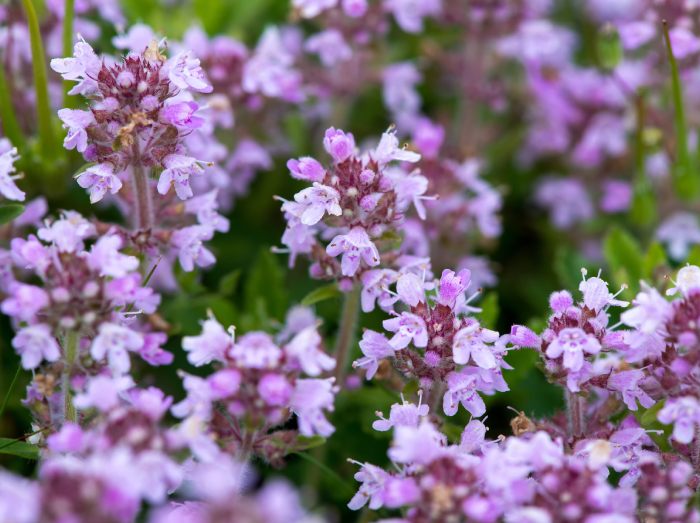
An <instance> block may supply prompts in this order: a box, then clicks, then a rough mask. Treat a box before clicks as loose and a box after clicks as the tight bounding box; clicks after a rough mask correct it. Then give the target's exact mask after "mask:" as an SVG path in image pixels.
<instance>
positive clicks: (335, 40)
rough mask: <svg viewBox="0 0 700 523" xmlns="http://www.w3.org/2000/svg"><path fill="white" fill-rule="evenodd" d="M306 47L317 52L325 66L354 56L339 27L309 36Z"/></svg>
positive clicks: (307, 49) (331, 65)
mask: <svg viewBox="0 0 700 523" xmlns="http://www.w3.org/2000/svg"><path fill="white" fill-rule="evenodd" d="M304 49H305V50H306V51H307V52H309V53H314V54H317V55H318V57H319V59H320V60H321V63H322V64H323V65H324V67H333V66H334V65H336V64H337V63H340V62H344V61H346V60H349V59H350V58H352V49H351V48H350V46H349V45H348V44H347V42H346V41H345V38H343V34H342V33H341V32H340V31H338V30H337V29H326V30H325V31H321V32H320V33H317V34H315V35H313V36H311V37H309V39H308V40H307V41H306V43H305V44H304Z"/></svg>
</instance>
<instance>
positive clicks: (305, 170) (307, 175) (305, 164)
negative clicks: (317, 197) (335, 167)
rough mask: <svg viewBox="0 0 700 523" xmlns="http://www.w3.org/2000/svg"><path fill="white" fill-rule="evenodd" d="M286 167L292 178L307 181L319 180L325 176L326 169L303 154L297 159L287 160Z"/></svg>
mask: <svg viewBox="0 0 700 523" xmlns="http://www.w3.org/2000/svg"><path fill="white" fill-rule="evenodd" d="M287 168H288V169H289V172H290V173H291V174H292V177H293V178H296V179H297V180H307V181H309V182H321V181H323V178H324V177H325V176H326V170H325V169H324V168H323V166H322V165H321V164H320V163H319V162H318V161H317V160H315V159H314V158H311V157H310V156H303V157H302V158H299V159H298V160H295V159H291V160H289V161H288V162H287Z"/></svg>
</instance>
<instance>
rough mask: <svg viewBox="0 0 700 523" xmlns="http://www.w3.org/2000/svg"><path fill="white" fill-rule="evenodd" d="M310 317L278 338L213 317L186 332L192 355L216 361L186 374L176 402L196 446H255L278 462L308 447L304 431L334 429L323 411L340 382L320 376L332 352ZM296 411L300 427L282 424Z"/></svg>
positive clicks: (244, 449)
mask: <svg viewBox="0 0 700 523" xmlns="http://www.w3.org/2000/svg"><path fill="white" fill-rule="evenodd" d="M293 316H294V315H290V319H292V320H293ZM307 319H308V320H310V322H309V321H303V322H299V321H293V322H292V323H290V326H289V327H290V328H287V329H284V330H283V331H281V332H280V333H279V334H278V336H277V338H276V339H275V338H273V337H272V336H270V335H269V334H267V333H265V332H249V333H246V334H244V335H243V336H240V337H238V338H237V339H235V338H234V336H233V328H231V329H230V333H229V332H227V331H226V330H224V328H223V327H222V326H221V324H219V323H218V322H217V321H216V320H215V319H214V318H209V319H208V320H206V321H205V322H204V324H203V332H202V334H200V335H199V336H191V337H185V338H184V339H183V348H184V349H185V350H186V351H187V352H188V359H189V361H190V363H192V364H193V365H195V366H201V365H206V364H209V363H212V364H213V365H214V367H215V371H214V372H213V373H212V374H211V375H209V376H207V377H206V378H203V377H198V376H191V375H185V376H184V386H185V389H186V391H187V397H186V398H185V399H184V400H183V401H182V402H180V403H178V404H177V405H175V407H174V409H173V412H174V413H175V414H176V415H177V416H178V417H180V418H184V421H183V422H182V426H183V427H184V428H183V430H185V431H190V432H191V434H189V435H188V438H189V440H190V443H191V446H192V448H193V451H194V452H195V453H204V454H205V455H211V454H212V453H214V452H216V449H215V448H214V445H215V443H214V442H218V443H220V445H221V449H223V450H225V451H226V452H228V453H230V454H232V455H236V456H239V457H245V456H248V455H249V454H251V453H253V454H257V455H259V456H261V457H263V458H264V459H266V460H267V461H269V462H271V463H272V464H277V465H279V464H281V463H282V458H283V457H284V456H285V455H286V454H287V453H288V452H291V451H293V450H294V449H296V448H297V447H298V446H299V445H301V446H302V447H303V445H304V439H303V437H306V438H308V437H311V436H314V435H319V436H323V437H326V436H330V434H332V433H333V431H334V428H333V426H332V425H331V424H330V423H329V422H328V420H327V419H326V417H325V415H324V411H332V410H333V403H334V397H335V393H336V392H337V387H336V386H335V385H334V381H335V379H334V378H332V377H331V378H323V377H321V376H322V375H323V374H325V373H327V371H330V370H332V369H333V368H334V367H335V360H334V359H333V358H331V357H330V356H328V355H327V354H326V353H325V352H324V351H323V348H322V340H321V336H320V335H319V333H318V331H317V325H316V319H315V318H314V317H313V315H310V317H309V318H307ZM304 376H308V377H304ZM292 414H295V415H296V421H297V423H298V427H299V428H298V431H297V430H284V429H280V427H281V426H282V425H284V424H285V423H286V422H287V421H288V420H289V419H290V418H291V417H292ZM195 429H196V430H195ZM275 429H277V430H275ZM299 434H300V435H301V436H303V437H302V438H301V439H299Z"/></svg>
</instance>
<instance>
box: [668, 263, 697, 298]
mask: <svg viewBox="0 0 700 523" xmlns="http://www.w3.org/2000/svg"><path fill="white" fill-rule="evenodd" d="M673 283H674V284H675V287H671V288H670V289H668V290H667V291H666V295H667V296H673V295H674V294H676V293H677V292H679V291H680V293H681V295H682V296H684V297H688V296H690V294H691V293H693V292H695V291H697V290H698V289H700V267H698V266H697V265H686V266H685V267H683V268H681V269H680V270H679V271H678V275H677V276H676V281H674V282H673Z"/></svg>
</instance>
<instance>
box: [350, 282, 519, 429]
mask: <svg viewBox="0 0 700 523" xmlns="http://www.w3.org/2000/svg"><path fill="white" fill-rule="evenodd" d="M368 274H371V273H368ZM382 276H383V280H382V281H381V282H378V283H374V282H372V285H371V286H370V285H365V287H364V289H363V291H362V295H363V305H364V307H365V310H368V309H371V308H373V307H374V300H375V299H378V301H379V303H380V305H382V303H383V304H384V305H385V306H389V307H387V308H388V310H389V312H390V313H391V314H392V315H393V316H394V317H392V318H390V319H387V320H384V323H383V326H384V329H386V330H387V331H388V332H390V333H391V338H388V337H387V336H386V335H385V334H381V333H379V332H376V331H373V330H366V331H365V332H364V334H363V336H362V340H361V341H360V349H361V350H362V353H363V355H364V356H363V357H362V358H360V359H358V360H356V361H355V362H354V366H355V367H359V368H365V369H366V371H367V378H372V377H373V376H374V375H375V374H376V373H377V370H378V369H379V365H380V362H382V360H390V361H391V362H392V363H393V365H394V367H395V368H396V369H397V370H398V372H399V373H400V374H402V375H403V376H405V378H406V379H413V378H415V379H417V380H418V381H419V383H420V386H421V387H422V388H424V389H426V390H430V389H432V390H434V391H435V392H434V393H433V394H438V395H439V394H441V393H442V394H444V396H443V398H442V401H443V410H444V412H445V414H447V415H448V416H452V415H454V414H455V413H456V412H457V408H458V406H459V404H460V403H461V404H462V405H463V406H464V407H465V408H466V409H467V410H468V411H469V412H470V413H471V414H472V416H477V417H479V416H482V415H483V414H484V413H485V412H486V406H485V404H484V401H483V399H482V398H481V396H480V395H479V393H483V394H493V393H494V392H496V391H506V390H508V386H507V385H506V382H505V381H504V379H503V375H502V369H508V368H510V367H509V366H508V364H507V363H506V362H505V360H504V359H503V357H504V355H505V353H506V344H507V339H508V337H507V336H500V335H499V334H498V332H496V331H493V330H491V329H487V328H485V327H483V326H482V325H481V324H480V323H479V321H478V320H477V319H476V318H473V317H471V316H469V315H468V313H469V312H473V311H474V310H478V309H474V308H473V307H470V306H469V299H467V298H466V297H465V291H466V289H467V288H468V287H469V284H470V273H469V270H467V269H463V270H462V271H460V272H459V273H457V274H456V273H455V272H454V271H451V270H445V271H443V273H442V276H441V277H440V279H439V280H435V281H430V280H427V281H426V280H425V273H423V274H422V275H420V276H419V275H417V274H416V273H415V272H412V271H404V272H403V273H393V274H391V273H388V271H386V270H385V271H383V274H382ZM387 278H391V279H393V281H395V282H396V292H392V291H390V289H389V288H388V282H391V280H387ZM373 279H374V278H373ZM392 283H393V282H392ZM380 285H381V286H380ZM375 289H376V290H378V291H379V292H380V293H383V294H384V295H385V296H382V295H379V296H378V297H377V296H375V295H373V294H372V292H373V291H374V290H375ZM397 304H401V305H403V306H404V308H405V310H404V309H399V307H398V306H397Z"/></svg>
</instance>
